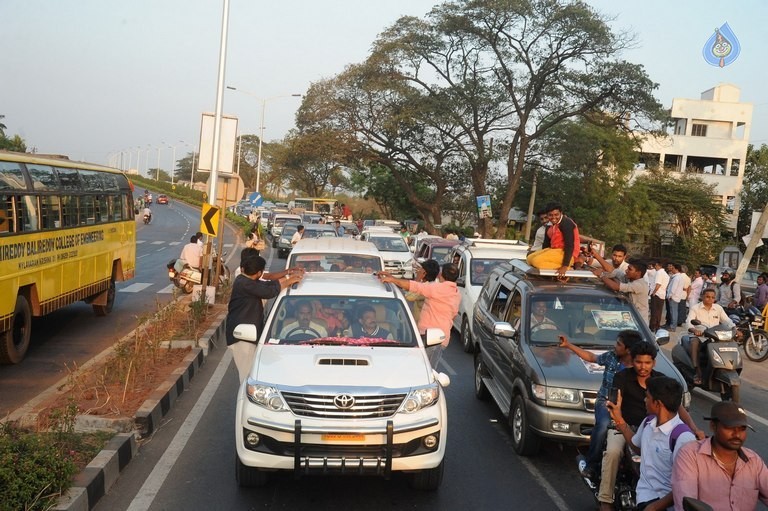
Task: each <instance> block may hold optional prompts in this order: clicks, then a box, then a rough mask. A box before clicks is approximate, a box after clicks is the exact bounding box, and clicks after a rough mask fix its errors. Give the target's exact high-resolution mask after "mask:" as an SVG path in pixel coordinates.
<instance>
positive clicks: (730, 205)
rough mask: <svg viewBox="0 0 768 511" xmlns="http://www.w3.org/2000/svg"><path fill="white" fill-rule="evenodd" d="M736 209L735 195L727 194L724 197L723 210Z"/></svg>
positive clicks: (731, 210)
mask: <svg viewBox="0 0 768 511" xmlns="http://www.w3.org/2000/svg"><path fill="white" fill-rule="evenodd" d="M735 209H736V197H734V196H733V195H729V196H727V197H726V198H725V211H726V212H728V213H733V211H734V210H735Z"/></svg>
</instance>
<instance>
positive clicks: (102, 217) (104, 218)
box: [96, 195, 109, 224]
mask: <svg viewBox="0 0 768 511" xmlns="http://www.w3.org/2000/svg"><path fill="white" fill-rule="evenodd" d="M96 222H97V223H102V224H103V223H104V222H109V197H107V196H106V195H97V196H96Z"/></svg>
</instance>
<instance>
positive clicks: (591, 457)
mask: <svg viewBox="0 0 768 511" xmlns="http://www.w3.org/2000/svg"><path fill="white" fill-rule="evenodd" d="M637 342H643V338H642V337H640V333H639V332H638V331H637V330H622V331H621V332H619V335H618V336H617V337H616V345H615V347H614V348H613V350H611V351H606V352H604V353H601V354H600V355H597V354H595V352H594V351H588V350H585V349H582V348H579V347H578V346H575V345H573V344H571V343H570V342H569V341H568V339H567V338H566V337H565V336H564V335H561V336H560V347H561V348H568V349H569V350H571V351H573V352H574V353H576V355H578V357H579V358H581V359H582V360H584V361H586V362H592V363H593V364H598V365H601V366H603V368H604V369H603V383H602V385H600V390H598V391H597V401H595V427H593V428H592V434H591V435H590V437H589V451H588V453H587V458H586V460H585V461H586V466H585V467H584V469H583V470H582V471H581V474H582V475H583V476H584V477H587V478H589V479H590V480H593V481H594V480H595V477H596V476H597V474H598V469H599V466H600V460H601V459H602V456H603V445H604V444H605V438H606V435H607V434H608V426H609V425H610V423H611V416H610V414H609V412H608V407H607V406H606V401H608V392H609V391H610V390H611V387H612V386H613V376H614V375H615V374H616V373H617V372H618V371H621V370H622V369H624V368H625V367H631V366H632V355H631V354H630V353H629V349H630V348H631V347H632V345H634V344H635V343H637Z"/></svg>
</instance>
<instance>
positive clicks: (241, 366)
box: [226, 256, 303, 383]
mask: <svg viewBox="0 0 768 511" xmlns="http://www.w3.org/2000/svg"><path fill="white" fill-rule="evenodd" d="M241 264H242V268H241V271H242V272H241V273H240V275H238V276H237V278H236V279H235V282H234V283H233V284H232V294H231V296H230V298H229V305H228V307H227V319H226V336H227V346H229V348H230V349H231V350H232V358H233V359H234V361H235V366H236V367H237V372H238V374H239V376H240V380H239V381H240V383H242V382H243V380H245V378H246V377H247V376H248V372H249V371H250V370H251V363H252V361H253V356H254V354H255V353H256V344H257V343H256V342H250V341H241V340H239V339H235V337H234V331H235V327H237V325H239V324H240V323H250V324H254V325H256V331H257V336H256V338H257V339H258V338H259V337H260V336H261V332H262V330H263V329H264V303H263V302H262V300H263V299H269V298H274V297H275V296H277V295H278V294H279V293H280V291H281V290H282V289H285V288H286V287H288V286H290V285H293V284H295V283H297V282H299V281H301V279H302V276H303V273H302V272H301V271H288V274H287V275H286V276H285V278H281V279H278V280H261V277H262V276H263V275H264V268H266V267H267V262H266V261H265V260H264V258H263V257H261V256H253V257H246V258H244V259H243V261H242V263H241Z"/></svg>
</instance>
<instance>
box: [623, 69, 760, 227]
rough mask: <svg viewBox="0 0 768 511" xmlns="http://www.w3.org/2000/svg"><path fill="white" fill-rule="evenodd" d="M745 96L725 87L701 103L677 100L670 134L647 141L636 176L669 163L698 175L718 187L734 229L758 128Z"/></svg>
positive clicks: (705, 96)
mask: <svg viewBox="0 0 768 511" xmlns="http://www.w3.org/2000/svg"><path fill="white" fill-rule="evenodd" d="M740 92H741V91H740V89H739V88H738V87H736V86H735V85H731V84H720V85H718V86H716V87H714V88H712V89H709V90H707V91H704V92H702V93H701V99H682V98H675V99H673V100H672V110H671V116H672V121H673V123H674V124H673V126H672V129H671V131H670V133H669V134H668V136H666V137H663V138H652V137H649V138H646V140H644V141H643V143H642V144H641V154H640V163H639V164H638V165H637V166H636V168H635V175H640V173H642V171H643V170H645V169H646V168H649V167H650V168H653V167H657V166H659V165H663V166H664V167H665V168H668V169H670V170H671V171H674V172H681V173H682V172H693V173H696V174H698V175H699V176H700V177H701V178H703V179H704V181H705V182H707V183H710V184H714V185H715V190H716V193H717V194H718V196H719V200H720V203H721V204H722V205H723V206H725V208H726V211H727V212H728V213H730V214H729V215H728V217H727V220H728V226H729V227H730V228H731V229H733V230H735V229H736V221H737V219H738V213H739V191H740V190H741V183H742V180H743V178H744V164H745V161H746V157H747V145H748V144H749V132H750V128H751V126H752V104H751V103H742V102H740V101H739V95H740Z"/></svg>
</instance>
